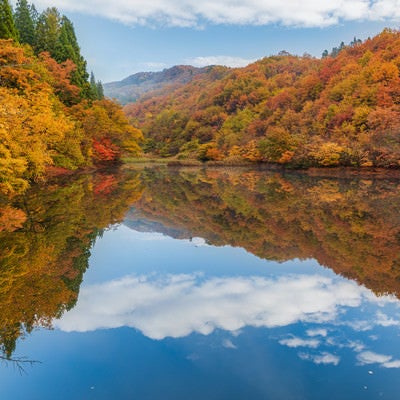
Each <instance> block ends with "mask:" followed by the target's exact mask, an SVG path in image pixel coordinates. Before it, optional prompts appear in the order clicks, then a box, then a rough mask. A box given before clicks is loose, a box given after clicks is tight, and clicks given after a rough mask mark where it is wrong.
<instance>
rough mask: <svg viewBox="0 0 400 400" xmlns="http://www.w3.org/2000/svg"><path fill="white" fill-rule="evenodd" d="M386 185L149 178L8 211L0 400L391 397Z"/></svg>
mask: <svg viewBox="0 0 400 400" xmlns="http://www.w3.org/2000/svg"><path fill="white" fill-rule="evenodd" d="M399 188H400V180H399V179H398V178H396V177H391V178H389V177H387V178H384V177H382V176H363V177H358V178H356V177H349V178H344V177H342V178H332V177H312V176H308V175H307V174H305V173H294V172H293V173H286V174H280V173H277V172H268V171H252V170H244V169H241V170H237V169H231V170H228V169H215V170H212V169H209V170H198V169H178V170H173V169H166V168H146V169H141V170H137V171H125V172H124V173H122V172H119V173H115V172H107V173H102V174H96V175H92V176H85V175H82V176H78V177H73V178H65V179H61V180H58V181H54V182H50V183H49V184H47V185H46V186H45V187H36V188H33V189H32V190H31V191H30V192H29V193H28V194H27V195H26V196H24V197H22V198H15V199H13V202H12V203H11V204H6V202H5V200H3V203H0V209H2V210H3V211H2V214H0V223H2V225H0V243H1V246H2V250H1V253H0V254H1V255H0V267H1V270H0V271H1V272H0V310H1V315H0V321H1V325H0V326H1V331H0V332H1V334H0V344H1V349H2V354H3V355H2V358H3V362H2V364H1V365H0V371H1V373H0V391H1V392H0V393H1V398H2V399H3V398H4V399H40V400H41V399H110V398H115V399H188V398H190V399H205V398H207V399H322V398H324V399H378V398H383V399H397V398H398V393H399V389H400V379H399V378H400V346H399V344H400V338H399V332H400V329H399V326H400V309H399V300H398V297H397V296H398V293H399V290H398V289H399V285H400V264H399V261H400V252H399V250H400V209H399V204H400V201H399V200H400V191H399ZM4 210H5V211H4Z"/></svg>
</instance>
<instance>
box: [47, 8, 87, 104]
mask: <svg viewBox="0 0 400 400" xmlns="http://www.w3.org/2000/svg"><path fill="white" fill-rule="evenodd" d="M53 57H54V59H55V60H56V61H57V62H59V63H61V62H64V61H66V60H68V59H69V60H71V61H73V63H74V64H75V65H76V70H75V71H74V72H73V74H72V83H74V84H75V85H77V86H78V87H80V88H81V89H82V95H83V96H84V97H87V96H88V95H89V91H90V85H89V83H88V78H89V74H88V73H87V70H86V61H85V59H84V58H83V57H82V55H81V50H80V47H79V44H78V40H77V38H76V35H75V30H74V26H73V24H72V22H71V21H70V20H69V19H68V18H67V17H66V16H62V18H61V21H60V28H59V36H58V42H57V45H56V50H55V53H54V55H53Z"/></svg>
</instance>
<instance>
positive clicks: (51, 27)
mask: <svg viewBox="0 0 400 400" xmlns="http://www.w3.org/2000/svg"><path fill="white" fill-rule="evenodd" d="M60 21H61V17H60V13H59V12H58V10H57V9H56V8H55V7H52V8H48V9H46V10H45V11H43V12H42V13H41V14H40V15H39V17H38V20H37V24H36V43H35V50H36V52H37V53H41V52H42V51H48V52H49V53H50V55H51V56H52V57H54V56H55V54H56V50H57V44H58V40H59V35H60Z"/></svg>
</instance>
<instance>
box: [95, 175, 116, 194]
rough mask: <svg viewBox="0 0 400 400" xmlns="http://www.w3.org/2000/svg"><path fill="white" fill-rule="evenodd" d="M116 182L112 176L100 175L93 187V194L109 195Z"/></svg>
mask: <svg viewBox="0 0 400 400" xmlns="http://www.w3.org/2000/svg"><path fill="white" fill-rule="evenodd" d="M117 184H118V182H117V180H116V179H115V176H114V175H101V176H100V179H99V180H98V182H96V183H95V185H94V186H93V193H94V194H95V195H99V194H102V195H105V194H110V193H111V192H112V191H113V190H114V189H115V188H116V186H117Z"/></svg>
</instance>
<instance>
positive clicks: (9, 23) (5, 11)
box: [0, 0, 18, 40]
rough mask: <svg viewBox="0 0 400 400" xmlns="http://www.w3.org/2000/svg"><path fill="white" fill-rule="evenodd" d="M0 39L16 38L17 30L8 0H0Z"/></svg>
mask: <svg viewBox="0 0 400 400" xmlns="http://www.w3.org/2000/svg"><path fill="white" fill-rule="evenodd" d="M0 39H14V40H18V32H17V29H16V28H15V24H14V19H13V14H12V9H11V6H10V3H9V2H8V0H0Z"/></svg>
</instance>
